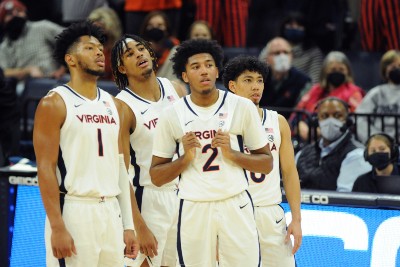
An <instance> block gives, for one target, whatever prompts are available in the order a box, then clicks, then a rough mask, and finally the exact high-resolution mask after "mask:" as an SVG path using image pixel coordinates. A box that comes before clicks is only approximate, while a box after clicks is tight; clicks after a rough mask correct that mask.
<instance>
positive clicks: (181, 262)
mask: <svg viewBox="0 0 400 267" xmlns="http://www.w3.org/2000/svg"><path fill="white" fill-rule="evenodd" d="M182 207H183V199H181V201H180V203H179V217H178V232H177V242H176V249H177V250H178V258H179V264H180V266H181V267H182V266H183V267H184V266H185V262H184V261H183V254H182V243H181V222H182Z"/></svg>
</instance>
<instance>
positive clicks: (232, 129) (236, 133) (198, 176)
mask: <svg viewBox="0 0 400 267" xmlns="http://www.w3.org/2000/svg"><path fill="white" fill-rule="evenodd" d="M218 92H219V98H218V101H217V102H216V103H215V104H213V105H212V106H210V107H199V106H197V105H195V104H194V103H193V102H192V101H191V99H190V96H186V97H185V98H183V99H180V100H179V101H177V102H175V103H174V104H173V107H172V108H168V109H167V110H166V112H165V114H163V117H162V119H160V123H159V126H158V127H157V131H156V139H155V143H154V148H153V154H154V155H156V156H159V157H166V158H172V156H173V149H174V144H175V142H177V143H179V155H183V153H184V149H183V145H182V143H181V142H182V136H183V135H184V133H187V132H190V131H192V132H194V133H195V134H196V136H197V138H198V140H199V141H200V143H201V146H202V148H201V149H200V148H198V149H197V151H196V157H195V159H194V160H193V162H192V163H191V164H190V165H189V166H188V168H186V169H185V170H184V171H183V172H182V173H181V176H180V178H181V179H180V181H179V193H178V196H179V197H180V198H181V199H188V200H192V201H215V200H222V199H226V198H229V197H231V196H234V195H236V194H239V193H240V192H243V191H244V190H246V189H247V187H248V181H247V179H246V173H245V171H244V170H243V169H242V168H241V167H239V166H238V165H236V164H234V163H232V162H230V161H228V160H226V159H225V158H224V157H223V156H222V152H221V149H220V148H213V147H211V141H212V139H213V138H214V136H215V134H216V131H218V129H221V130H223V131H229V133H230V141H231V147H232V149H234V150H237V151H244V150H243V149H244V147H243V142H244V141H245V142H248V144H250V146H251V147H252V149H260V148H262V147H264V146H265V145H266V141H265V140H266V139H265V138H266V137H265V135H264V132H263V129H262V127H261V123H260V119H259V116H258V114H257V110H256V108H255V106H254V104H253V103H252V102H251V101H248V100H247V99H245V98H242V97H238V96H236V95H234V94H231V93H228V92H227V91H220V90H218Z"/></svg>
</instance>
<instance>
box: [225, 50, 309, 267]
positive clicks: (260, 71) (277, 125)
mask: <svg viewBox="0 0 400 267" xmlns="http://www.w3.org/2000/svg"><path fill="white" fill-rule="evenodd" d="M267 75H268V67H267V65H266V64H265V63H264V62H261V61H259V60H258V59H257V58H255V57H251V56H239V57H236V58H234V59H232V60H231V61H229V62H228V63H227V65H226V66H225V69H224V75H223V81H224V85H225V87H226V88H229V90H230V91H232V92H233V93H235V94H237V95H239V96H242V97H245V98H248V99H250V100H251V101H252V102H253V103H254V104H255V105H256V106H257V108H258V113H259V115H260V117H261V121H262V124H263V127H264V129H265V131H266V133H267V135H268V143H269V145H270V148H271V153H272V155H273V157H274V168H273V169H272V171H271V172H270V173H269V174H268V175H265V174H260V173H254V172H248V173H247V175H248V177H249V182H250V186H249V192H250V194H251V196H252V198H253V203H254V210H255V217H256V223H257V228H258V235H259V237H260V245H261V260H262V266H265V267H267V266H268V267H270V266H282V267H286V266H288V267H289V266H295V261H294V254H295V253H296V251H297V250H298V249H299V247H300V244H301V239H302V233H301V223H300V222H301V215H300V182H299V175H298V173H297V170H296V164H295V161H294V152H293V146H292V141H291V133H290V128H289V125H288V123H287V121H286V119H285V117H283V116H282V115H280V114H278V113H277V112H276V111H272V110H267V109H263V108H260V107H259V103H260V99H261V96H262V95H263V91H264V81H265V79H266V78H267ZM280 171H281V172H282V178H283V186H284V188H285V193H286V198H287V199H288V202H289V205H290V209H291V213H292V222H291V223H290V224H289V227H287V231H286V219H285V214H284V211H283V209H282V207H281V206H280V205H279V204H280V203H281V202H282V194H281V187H280V180H281V177H280ZM290 235H293V236H294V247H293V248H292V243H291V240H290Z"/></svg>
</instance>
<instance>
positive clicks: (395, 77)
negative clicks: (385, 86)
mask: <svg viewBox="0 0 400 267" xmlns="http://www.w3.org/2000/svg"><path fill="white" fill-rule="evenodd" d="M389 80H391V81H392V82H393V83H394V84H400V68H395V69H392V70H391V71H390V72H389Z"/></svg>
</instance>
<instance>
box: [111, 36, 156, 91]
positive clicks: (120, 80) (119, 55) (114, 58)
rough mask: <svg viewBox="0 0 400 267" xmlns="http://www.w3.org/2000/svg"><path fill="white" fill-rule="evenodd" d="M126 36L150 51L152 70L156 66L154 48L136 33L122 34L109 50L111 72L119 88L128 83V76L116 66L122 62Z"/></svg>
mask: <svg viewBox="0 0 400 267" xmlns="http://www.w3.org/2000/svg"><path fill="white" fill-rule="evenodd" d="M127 38H130V39H133V40H135V41H136V42H138V43H140V44H142V45H143V46H144V47H145V48H146V49H147V51H149V53H150V56H151V59H152V62H153V70H154V71H156V70H157V67H158V66H157V57H156V53H154V50H153V49H152V48H151V46H150V44H149V43H148V42H147V41H145V40H144V39H142V38H140V37H139V36H137V35H131V34H125V35H124V36H122V38H121V39H119V40H118V41H117V42H115V44H114V46H113V48H112V50H111V68H112V73H113V75H114V81H115V83H116V84H117V86H118V88H119V89H120V90H122V89H124V88H125V87H126V86H128V85H129V82H128V77H127V76H126V74H123V73H121V72H119V70H118V67H119V66H121V65H122V64H123V63H122V62H123V60H122V59H123V55H124V52H125V47H127V42H126V39H127Z"/></svg>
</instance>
